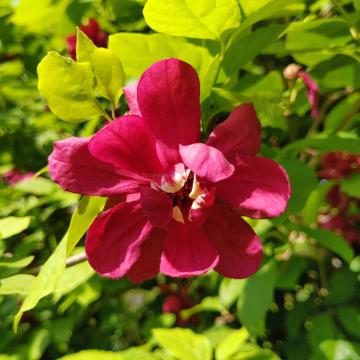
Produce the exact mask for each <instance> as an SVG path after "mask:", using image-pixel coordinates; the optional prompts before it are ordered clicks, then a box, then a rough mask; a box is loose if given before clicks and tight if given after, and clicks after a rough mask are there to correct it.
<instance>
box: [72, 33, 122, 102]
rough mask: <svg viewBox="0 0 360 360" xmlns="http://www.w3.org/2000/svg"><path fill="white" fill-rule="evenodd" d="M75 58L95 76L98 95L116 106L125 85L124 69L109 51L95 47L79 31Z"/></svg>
mask: <svg viewBox="0 0 360 360" xmlns="http://www.w3.org/2000/svg"><path fill="white" fill-rule="evenodd" d="M76 57H77V61H78V62H80V63H81V62H89V63H90V64H91V67H92V69H93V71H94V74H95V76H96V80H97V83H96V89H97V91H98V93H99V95H101V96H103V97H105V98H107V99H109V100H110V101H111V102H112V103H113V104H114V105H116V104H117V102H118V101H119V98H120V96H121V94H122V88H123V86H124V83H125V74H124V69H123V67H122V64H121V62H120V60H119V59H118V58H117V57H116V56H115V55H114V54H113V53H112V51H111V50H109V49H105V48H98V47H96V46H95V45H94V44H93V42H92V41H91V40H90V39H89V38H88V37H87V36H86V35H85V34H84V33H83V32H81V31H80V30H78V32H77V42H76Z"/></svg>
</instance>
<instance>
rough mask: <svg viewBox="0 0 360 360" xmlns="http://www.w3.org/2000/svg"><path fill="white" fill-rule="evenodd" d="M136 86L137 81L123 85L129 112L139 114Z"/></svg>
mask: <svg viewBox="0 0 360 360" xmlns="http://www.w3.org/2000/svg"><path fill="white" fill-rule="evenodd" d="M137 87H138V82H135V83H131V84H128V85H126V86H125V87H124V94H125V98H126V101H127V104H128V107H129V114H130V115H139V116H141V112H140V110H139V105H138V101H137Z"/></svg>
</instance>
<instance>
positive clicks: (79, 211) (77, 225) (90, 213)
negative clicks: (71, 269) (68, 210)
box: [66, 196, 106, 255]
mask: <svg viewBox="0 0 360 360" xmlns="http://www.w3.org/2000/svg"><path fill="white" fill-rule="evenodd" d="M105 202H106V198H102V197H95V196H92V197H88V196H84V197H83V198H82V199H81V200H80V202H79V205H78V207H77V208H76V210H75V212H74V214H73V216H72V218H71V221H70V226H69V230H68V232H67V235H66V242H67V244H66V251H67V254H68V255H69V254H70V253H71V252H72V251H73V249H74V248H75V246H76V245H77V243H78V242H79V241H80V239H81V238H82V236H83V235H84V234H85V232H86V231H87V229H88V228H89V227H90V225H91V224H92V222H93V221H94V219H95V218H96V216H97V215H98V214H99V212H101V211H102V209H103V207H104V205H105Z"/></svg>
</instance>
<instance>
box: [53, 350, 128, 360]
mask: <svg viewBox="0 0 360 360" xmlns="http://www.w3.org/2000/svg"><path fill="white" fill-rule="evenodd" d="M58 360H124V357H123V356H122V355H121V353H116V352H112V351H102V350H83V351H80V352H78V353H75V354H70V355H65V356H63V357H61V358H59V359H58Z"/></svg>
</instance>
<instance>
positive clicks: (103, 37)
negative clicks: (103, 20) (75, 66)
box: [66, 19, 108, 60]
mask: <svg viewBox="0 0 360 360" xmlns="http://www.w3.org/2000/svg"><path fill="white" fill-rule="evenodd" d="M80 30H81V31H82V32H83V33H84V34H86V35H87V36H88V37H89V38H90V39H91V40H92V41H93V43H94V44H95V45H96V46H98V47H106V46H107V39H108V35H107V33H106V32H104V31H102V30H101V29H100V26H99V24H98V22H97V21H96V20H95V19H90V20H89V24H88V25H81V26H80ZM66 43H67V50H68V53H69V56H70V57H71V58H72V59H73V60H76V34H71V35H69V36H68V37H67V38H66Z"/></svg>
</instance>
